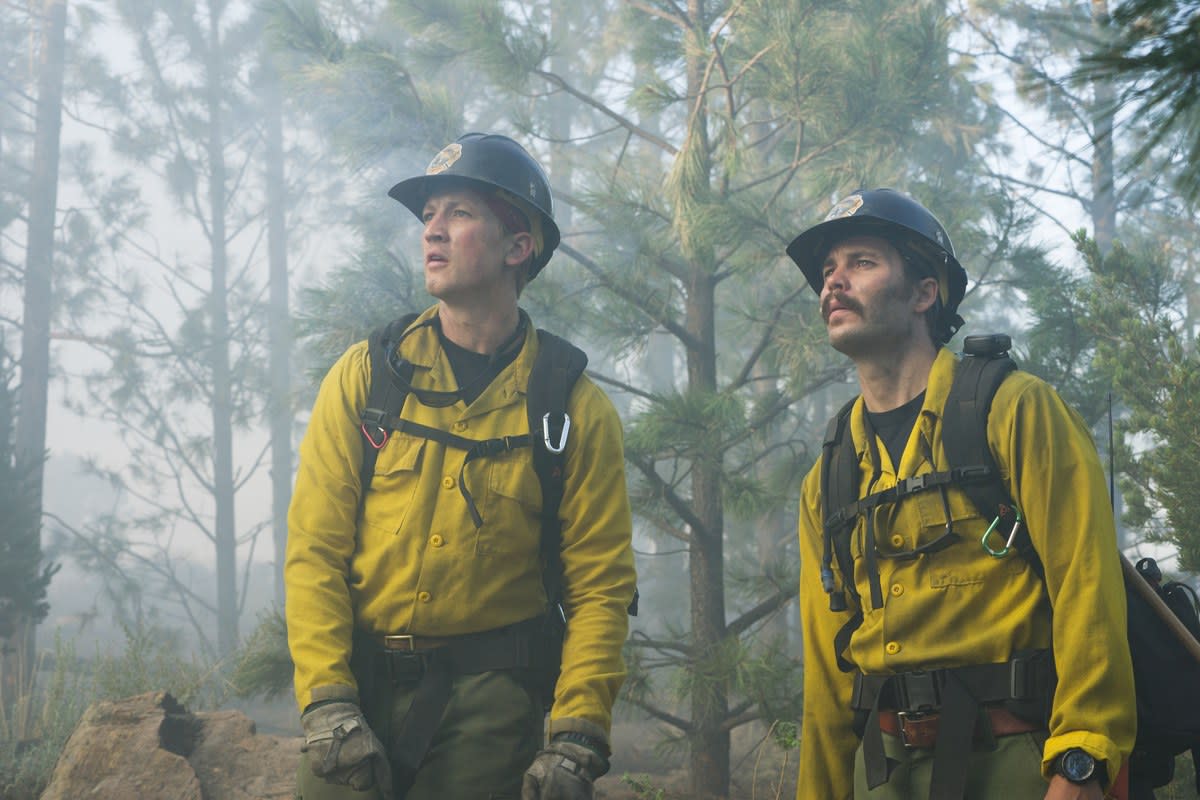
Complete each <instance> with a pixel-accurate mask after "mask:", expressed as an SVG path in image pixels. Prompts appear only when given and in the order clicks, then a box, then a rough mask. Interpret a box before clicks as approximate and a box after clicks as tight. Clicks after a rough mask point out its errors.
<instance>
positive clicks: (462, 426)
mask: <svg viewBox="0 0 1200 800" xmlns="http://www.w3.org/2000/svg"><path fill="white" fill-rule="evenodd" d="M466 429H467V423H465V422H456V423H454V430H456V431H465V430H466Z"/></svg>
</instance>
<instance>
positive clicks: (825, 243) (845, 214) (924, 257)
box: [787, 189, 967, 339]
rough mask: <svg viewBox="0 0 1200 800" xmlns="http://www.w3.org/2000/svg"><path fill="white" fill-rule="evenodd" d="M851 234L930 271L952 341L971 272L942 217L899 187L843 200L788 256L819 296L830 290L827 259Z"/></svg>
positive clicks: (790, 248) (858, 193)
mask: <svg viewBox="0 0 1200 800" xmlns="http://www.w3.org/2000/svg"><path fill="white" fill-rule="evenodd" d="M850 236H879V237H880V238H883V239H887V240H888V241H889V242H891V243H892V245H893V246H895V248H896V249H897V250H899V251H900V253H901V255H903V256H905V257H906V258H907V259H909V260H910V261H912V262H913V263H914V264H916V265H917V266H919V267H924V268H925V269H927V270H929V273H930V274H931V275H933V276H934V277H936V278H937V279H938V283H939V284H940V286H939V289H940V292H939V294H940V295H941V302H942V313H941V323H942V324H941V325H939V327H941V328H945V327H946V326H949V327H948V332H947V333H946V335H945V339H949V338H950V336H953V335H954V332H955V331H956V330H958V327H959V326H961V325H962V319H961V318H960V317H959V316H958V314H957V311H958V304H959V303H961V302H962V299H963V295H964V294H966V291H967V271H966V270H964V269H963V268H962V265H961V264H959V263H958V259H957V258H955V256H954V245H953V244H952V243H951V242H950V236H949V235H948V234H947V233H946V229H945V228H943V227H942V223H940V222H938V220H937V217H935V216H934V215H933V214H931V213H930V211H929V209H927V208H925V206H923V205H921V204H920V203H918V202H917V201H916V200H913V199H912V198H911V197H909V196H908V195H905V194H903V193H901V192H898V191H896V190H895V189H858V190H856V191H855V192H854V193H853V194H851V195H849V196H847V197H845V198H843V199H842V200H841V201H839V202H838V203H837V204H836V205H835V206H834V207H833V208H832V209H830V211H829V213H828V214H826V215H825V219H824V220H823V221H821V222H820V223H818V224H816V225H814V226H812V227H811V228H809V229H808V230H806V231H804V233H802V234H800V235H799V236H797V237H796V238H795V239H793V240H792V243H791V244H789V245H788V248H787V254H788V255H789V256H790V257H791V259H792V261H795V262H796V265H797V266H798V267H800V271H801V272H803V273H804V277H805V278H807V279H808V285H809V286H811V287H812V288H813V291H814V292H816V293H817V294H820V293H821V289H823V288H824V286H825V277H824V275H823V274H822V273H823V271H824V270H823V267H824V265H825V256H827V255H828V254H829V251H830V249H831V248H832V247H833V246H834V245H835V244H837V243H838V242H839V241H841V240H842V239H846V238H848V237H850Z"/></svg>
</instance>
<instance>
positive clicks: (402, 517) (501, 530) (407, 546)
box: [284, 307, 636, 736]
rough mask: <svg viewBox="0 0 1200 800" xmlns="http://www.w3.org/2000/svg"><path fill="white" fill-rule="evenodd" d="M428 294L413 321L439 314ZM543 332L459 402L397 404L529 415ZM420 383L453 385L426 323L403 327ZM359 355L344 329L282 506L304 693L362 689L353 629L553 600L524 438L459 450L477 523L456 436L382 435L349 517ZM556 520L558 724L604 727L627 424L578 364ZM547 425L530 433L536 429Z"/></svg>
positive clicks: (362, 348) (419, 416)
mask: <svg viewBox="0 0 1200 800" xmlns="http://www.w3.org/2000/svg"><path fill="white" fill-rule="evenodd" d="M435 312H436V307H434V308H431V309H428V310H427V311H426V312H425V313H424V314H422V315H421V317H420V318H419V321H422V320H425V319H428V318H430V317H432V316H433V315H434V313H435ZM537 350H538V339H537V335H536V332H535V331H534V329H533V326H532V325H528V326H527V330H526V335H525V342H524V344H523V346H522V349H521V352H520V353H519V355H518V356H517V358H516V360H515V361H513V363H511V364H509V365H508V366H507V367H506V368H505V369H504V370H503V372H501V373H500V375H499V376H498V377H497V378H496V379H495V380H494V381H493V382H492V383H491V384H490V385H489V386H488V387H487V389H486V390H484V392H483V393H482V394H481V395H480V396H479V397H478V398H477V399H476V400H475V401H474V402H473V403H472V404H471V405H470V406H466V405H464V404H463V403H462V401H461V400H460V401H458V402H456V403H455V404H454V405H451V406H448V407H445V408H433V407H430V406H426V405H422V404H421V403H420V402H419V401H418V400H417V398H416V397H415V396H414V395H413V394H411V393H410V394H409V395H408V397H407V398H406V400H405V404H404V410H403V414H402V416H403V417H404V418H405V419H408V420H412V421H414V422H417V423H420V424H422V425H426V426H429V427H433V428H439V429H441V430H444V431H448V432H450V433H453V434H455V435H458V436H462V437H466V438H470V439H490V438H493V437H498V436H504V435H514V436H515V435H520V434H523V433H526V432H527V431H528V427H529V425H528V422H527V418H526V410H525V392H526V387H527V385H528V383H529V373H530V370H531V368H532V367H533V363H534V359H535V358H536V356H537ZM401 353H402V355H403V357H404V358H406V359H407V360H409V361H411V362H412V363H413V364H414V365H415V367H416V369H415V372H414V375H413V378H412V383H413V385H414V386H416V387H419V388H426V389H433V390H440V391H449V390H453V389H454V388H455V387H456V386H457V383H456V381H455V377H454V373H453V371H452V369H451V367H450V364H449V361H448V360H447V358H446V356H445V354H444V353H443V352H442V349H441V346H440V344H439V340H438V335H437V332H436V331H435V330H433V329H432V328H431V327H428V326H427V327H424V328H422V329H420V330H418V331H416V332H414V333H413V334H412V335H411V336H409V337H408V338H407V339H405V340H404V342H403V343H402V345H401ZM370 372H371V369H370V361H369V358H368V356H367V344H366V342H360V343H359V344H356V345H354V346H353V347H351V348H350V349H349V350H347V351H346V353H345V354H344V355H343V356H342V357H341V358H340V359H339V360H338V361H337V363H336V364H334V366H333V367H332V368H331V369H330V371H329V373H328V375H326V377H325V379H324V381H323V382H322V384H321V389H320V392H319V393H318V395H317V400H316V403H315V404H314V406H313V411H312V418H311V419H310V421H309V424H308V430H307V432H306V434H305V436H304V440H303V442H302V443H301V445H300V467H299V472H298V474H297V476H296V488H295V492H294V494H293V498H292V504H291V508H290V510H289V513H288V543H287V561H286V565H285V567H284V578H285V581H286V586H287V623H288V639H289V645H290V648H291V652H292V658H293V660H294V661H295V664H296V673H295V687H296V698H297V702H298V704H299V706H300V708H301V709H303V708H304V707H305V706H307V705H308V704H309V703H311V702H313V701H315V700H320V699H326V698H356V697H357V686H356V683H355V680H354V677H353V676H352V675H351V673H350V668H349V659H350V641H351V632H352V629H353V627H354V626H355V625H356V624H357V625H358V626H359V627H360V628H361V629H363V630H365V631H366V632H368V633H371V634H378V635H384V634H397V633H409V634H414V635H421V636H454V635H460V634H467V633H475V632H478V631H485V630H490V629H493V628H498V627H501V626H503V625H507V624H510V623H514V622H518V621H521V620H524V619H529V618H532V617H536V616H538V615H540V614H542V613H544V611H545V608H546V597H545V591H544V589H543V586H542V577H541V569H540V565H539V557H538V548H539V537H540V534H541V527H540V521H539V516H538V515H539V512H540V509H541V485H540V483H539V482H538V478H537V474H536V473H535V472H534V469H533V457H532V450H531V449H530V448H528V447H524V448H520V449H517V450H514V451H510V452H508V453H504V454H502V455H499V456H488V457H481V458H477V459H474V460H472V461H471V462H470V463H469V464H467V468H466V471H465V474H464V475H463V480H464V481H465V482H466V485H467V489H468V490H469V492H470V493H471V495H472V497H473V498H474V500H475V503H476V505H477V507H478V510H479V512H480V514H481V515H482V517H483V526H482V527H481V528H478V529H477V528H476V527H475V525H474V523H473V522H472V519H471V516H470V514H469V512H468V510H467V503H466V501H465V499H464V497H463V495H462V494H461V492H460V490H459V474H460V470H461V468H462V465H463V461H464V458H465V455H466V454H465V452H464V451H463V450H459V449H456V448H452V447H447V446H445V445H443V444H441V443H439V442H436V441H432V440H428V439H423V438H420V437H416V436H410V435H405V434H402V433H399V432H396V433H393V434H392V436H391V438H390V440H389V441H388V442H387V444H385V445H384V446H383V448H382V449H380V451H379V456H378V461H377V463H376V466H375V476H374V479H373V481H372V483H371V485H370V490H369V491H368V492H367V495H366V502H365V504H364V506H363V516H362V520H361V523H360V522H358V521H357V519H356V517H357V512H358V507H359V493H360V480H359V470H360V460H361V455H362V447H363V436H362V433H361V432H360V431H359V415H360V413H361V412H362V409H363V407H364V406H365V405H366V402H367V391H368V386H369V383H370ZM567 410H568V413H569V414H570V418H571V429H570V436H569V439H568V442H567V451H566V455H567V458H566V474H565V489H564V496H563V501H562V507H561V509H560V512H559V516H560V518H561V520H562V543H561V555H562V562H563V588H564V606H565V610H566V613H567V615H568V618H569V620H570V622H569V625H568V629H567V636H566V640H565V642H564V644H563V652H562V673H561V676H560V678H559V681H558V686H557V689H556V693H555V701H554V707H553V710H552V712H551V730H552V731H554V732H557V731H559V730H581V731H584V732H588V733H591V734H593V735H604V736H606V735H607V734H608V732H609V729H610V726H611V718H612V716H611V715H612V705H613V701H614V700H615V698H616V695H617V690H618V689H619V688H620V685H621V683H622V681H623V680H624V677H625V668H624V663H623V661H622V659H621V646H622V643H623V642H624V640H625V637H626V634H627V632H628V619H627V617H626V608H627V606H628V605H629V603H630V600H631V599H632V597H633V591H634V584H635V580H636V577H635V574H634V564H633V550H632V545H631V535H632V520H631V515H630V509H629V500H628V497H627V494H626V487H625V470H624V457H623V454H622V440H621V424H620V420H619V418H618V417H617V414H616V410H615V409H614V408H613V406H612V403H611V402H610V401H609V399H608V398H607V397H606V396H605V394H604V393H603V392H602V391H601V390H600V389H599V388H598V387H597V386H596V385H595V384H594V383H592V381H591V380H589V379H588V377H587V376H586V375H585V376H582V377H580V379H579V381H578V382H577V383H576V385H575V387H574V389H573V391H572V392H571V395H570V397H569V399H568V403H567ZM536 433H538V434H540V431H538V432H536Z"/></svg>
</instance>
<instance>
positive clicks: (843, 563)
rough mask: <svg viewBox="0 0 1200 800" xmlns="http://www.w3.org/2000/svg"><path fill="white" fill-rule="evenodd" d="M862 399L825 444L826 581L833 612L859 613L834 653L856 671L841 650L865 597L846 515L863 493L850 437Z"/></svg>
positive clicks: (846, 410)
mask: <svg viewBox="0 0 1200 800" xmlns="http://www.w3.org/2000/svg"><path fill="white" fill-rule="evenodd" d="M857 399H858V398H857V397H854V398H852V399H851V400H850V401H849V402H847V403H846V404H845V405H843V406H842V407H841V409H840V410H839V411H838V413H837V414H836V415H834V417H833V419H831V420H829V426H828V427H827V428H826V429H825V440H824V442H823V443H822V444H821V535H822V554H821V585H822V588H824V590H825V593H826V594H828V595H829V610H830V611H835V612H841V611H847V610H850V609H853V611H854V613H853V615H852V616H851V618H850V619H849V620H847V621H846V624H845V625H843V626H842V627H841V628H840V629H839V630H838V632H837V634H836V635H835V636H834V640H833V651H834V656H835V657H836V658H837V664H838V668H839V669H841V670H842V671H843V672H850V671H852V670H853V669H854V665H853V664H851V663H850V662H849V661H847V660H846V658H845V656H843V655H842V654H843V653H844V652H845V651H846V648H847V647H849V646H850V637H851V635H853V633H854V631H856V630H857V629H858V627H859V626H860V625H861V624H862V621H863V612H862V600H861V598H860V597H859V594H858V589H857V587H856V586H855V584H854V557H853V554H852V553H851V552H850V535H851V533H852V532H853V530H854V522H855V517H854V516H853V515H850V516H847V515H846V513H845V509H847V508H849V507H850V506H851V505H852V504H853V503H854V501H855V499H856V498H857V497H858V490H859V485H860V478H859V470H858V450H857V449H856V448H855V446H854V437H853V436H848V435H846V428H847V427H849V424H850V413H851V411H853V409H854V403H855V401H856V400H857ZM835 555H836V556H837V562H838V569H839V571H840V572H841V575H842V588H841V589H840V590H839V589H838V587H837V583H836V582H835V579H834V575H833V559H834V556H835ZM847 594H849V595H850V601H849V602H847V600H846V595H847Z"/></svg>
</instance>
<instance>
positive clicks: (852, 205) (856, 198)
mask: <svg viewBox="0 0 1200 800" xmlns="http://www.w3.org/2000/svg"><path fill="white" fill-rule="evenodd" d="M862 204H863V198H862V195H861V194H852V195H850V196H848V197H843V198H842V199H841V200H839V201H838V203H837V205H835V206H834V207H833V208H831V209H829V213H828V214H826V215H825V220H824V221H825V222H828V221H829V220H831V219H841V218H842V217H853V216H854V214H855V213H856V212H857V211H858V210H859V209H860V208H862Z"/></svg>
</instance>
